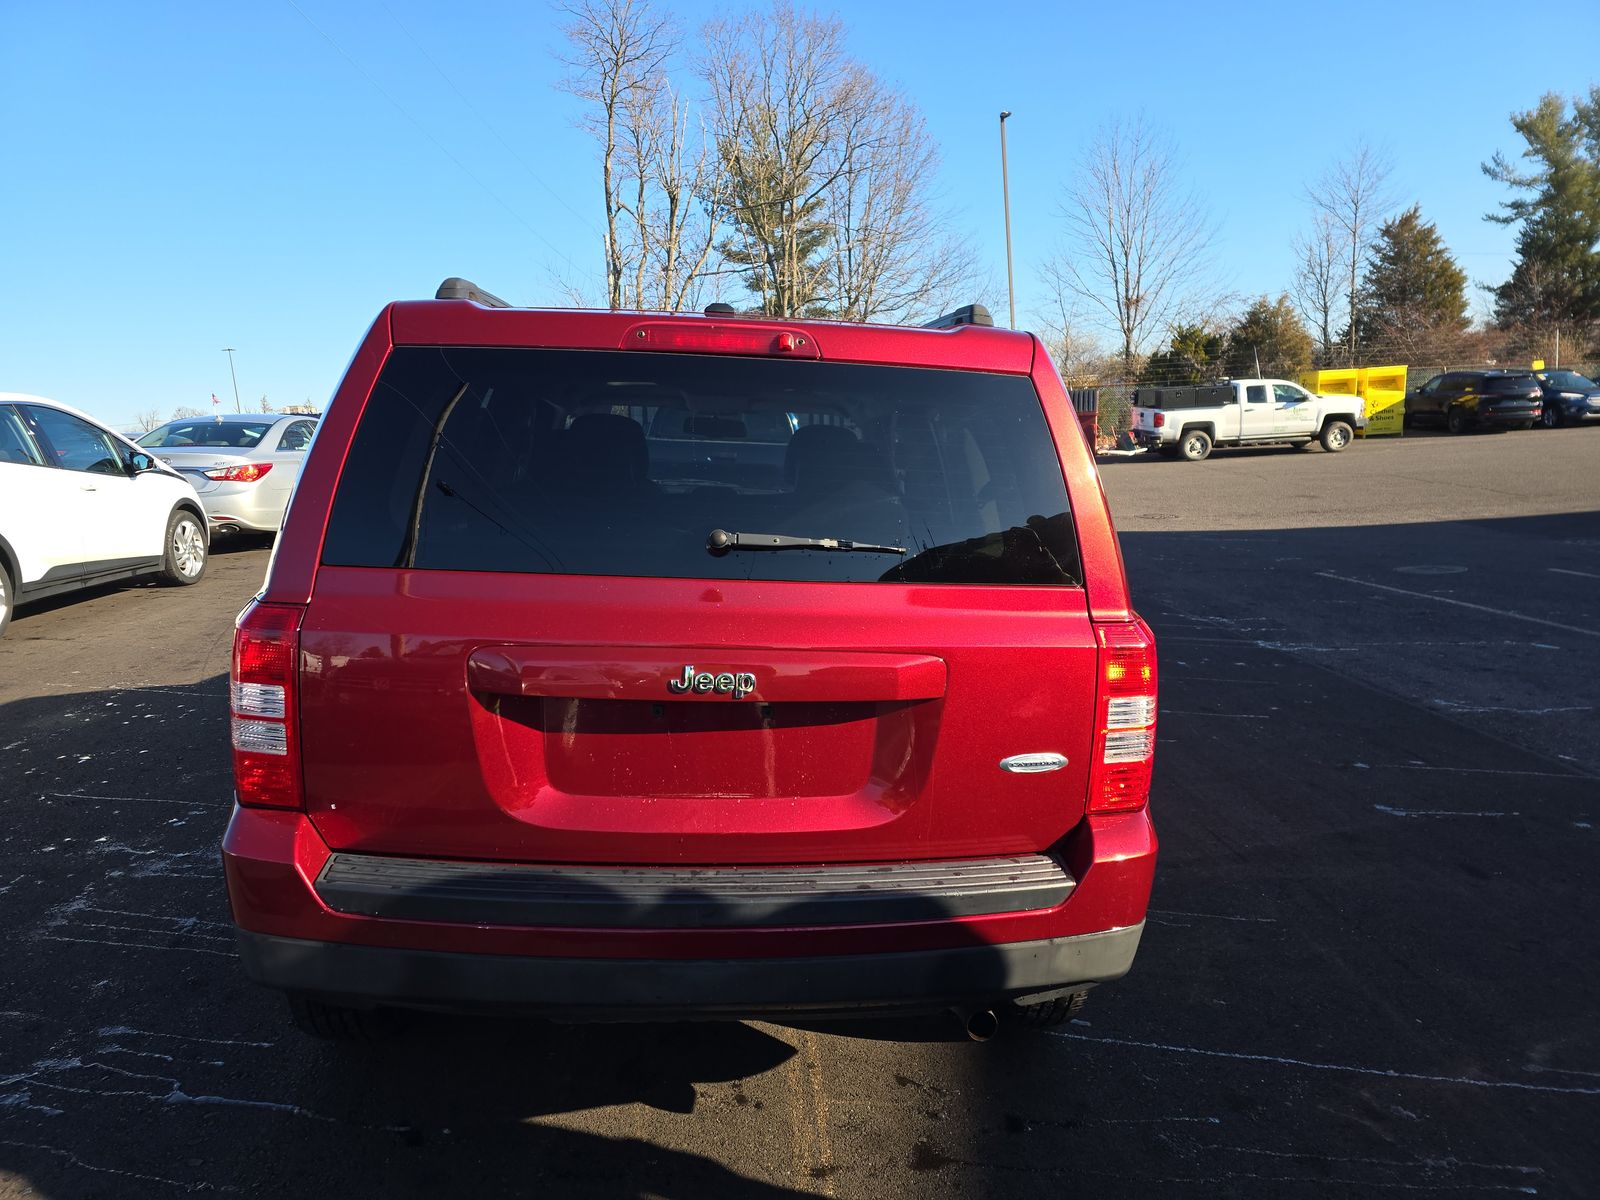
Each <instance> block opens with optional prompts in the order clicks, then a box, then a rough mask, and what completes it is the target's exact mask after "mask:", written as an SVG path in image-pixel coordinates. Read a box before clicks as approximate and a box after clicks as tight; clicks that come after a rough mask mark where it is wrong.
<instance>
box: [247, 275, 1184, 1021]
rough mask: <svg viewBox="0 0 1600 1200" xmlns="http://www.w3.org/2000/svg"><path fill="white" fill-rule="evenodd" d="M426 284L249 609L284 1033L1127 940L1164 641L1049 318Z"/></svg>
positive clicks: (254, 814) (819, 983)
mask: <svg viewBox="0 0 1600 1200" xmlns="http://www.w3.org/2000/svg"><path fill="white" fill-rule="evenodd" d="M440 296H441V298H440V299H436V300H433V301H420V302H404V303H396V304H392V305H390V306H389V307H388V308H386V309H384V311H383V312H382V313H381V314H379V316H378V319H377V322H376V323H375V324H374V325H373V326H372V329H371V331H370V332H369V333H368V334H367V337H366V340H365V341H364V342H363V343H362V344H361V347H360V349H359V350H358V351H357V352H356V355H355V358H354V359H353V360H352V362H351V364H350V367H349V369H348V371H347V373H346V375H345V377H344V380H343V382H342V384H341V385H340V386H339V389H338V391H337V393H336V394H335V396H334V398H333V400H332V402H331V404H330V406H329V407H328V410H327V413H326V415H325V417H324V418H323V420H322V423H321V426H320V427H319V429H318V431H317V434H316V439H315V441H314V443H313V444H312V447H311V450H310V452H309V454H308V456H307V459H306V462H305V467H304V471H303V474H302V475H301V478H300V482H299V486H298V488H297V490H296V492H295V495H294V500H293V503H292V505H291V507H290V509H289V512H288V516H287V518H286V521H285V524H284V528H283V531H282V534H281V536H280V537H279V540H278V546H277V549H276V551H275V554H274V557H273V560H272V565H271V567H270V570H269V572H268V577H267V581H266V584H265V586H264V587H263V589H262V591H261V592H260V594H259V595H258V596H257V597H256V599H255V600H254V601H253V602H252V603H251V604H250V605H249V607H248V608H246V609H245V610H244V612H243V613H242V614H241V615H240V617H239V621H238V629H237V634H236V638H235V641H234V652H233V672H232V689H231V703H232V714H233V721H232V729H233V763H234V777H235V780H236V785H237V796H236V799H237V804H236V807H235V808H234V811H233V817H232V821H231V823H230V824H229V827H228V830H227V833H226V835H225V837H224V840H223V846H222V850H223V860H224V863H225V865H226V872H227V882H228V894H229V899H230V902H231V905H232V911H233V917H234V920H235V922H236V924H237V925H238V928H239V944H240V952H241V954H242V956H243V959H244V965H245V969H246V970H247V971H248V973H249V974H250V975H251V977H253V978H254V979H256V980H258V981H260V982H261V983H264V984H267V985H269V986H271V987H273V988H277V989H280V990H282V991H284V992H286V993H287V994H288V997H289V1000H290V1006H291V1011H292V1013H293V1015H294V1017H295V1019H296V1021H297V1023H298V1024H299V1025H300V1026H301V1027H302V1028H305V1029H307V1030H308V1031H309V1032H312V1033H317V1034H320V1035H323V1036H344V1035H353V1036H363V1035H364V1034H365V1033H366V1032H370V1030H371V1027H372V1024H373V1020H374V1018H375V1016H377V1015H379V1014H381V1013H382V1011H383V1010H385V1009H389V1008H396V1007H398V1008H424V1009H443V1010H482V1009H502V1010H506V1011H524V1012H530V1013H538V1014H543V1015H546V1016H549V1017H554V1018H556V1019H561V1020H584V1019H589V1020H597V1019H611V1020H615V1019H654V1018H681V1017H730V1018H738V1017H753V1016H761V1015H764V1014H772V1015H778V1014H809V1015H813V1016H822V1015H835V1014H856V1015H862V1014H867V1013H871V1012H874V1011H882V1012H894V1011H917V1010H922V1011H932V1010H940V1009H953V1010H955V1011H957V1012H958V1013H961V1014H963V1015H964V1016H965V1017H966V1018H967V1019H968V1021H969V1029H970V1031H971V1032H972V1033H973V1034H974V1036H982V1035H983V1034H986V1033H988V1032H992V1031H993V1029H994V1028H996V1027H997V1025H998V1024H999V1023H1000V1022H1002V1021H1005V1020H1007V1019H1013V1020H1015V1021H1017V1023H1019V1024H1051V1023H1055V1022H1059V1021H1061V1020H1064V1019H1065V1018H1066V1017H1067V1016H1069V1015H1070V1014H1071V1013H1072V1012H1074V1011H1076V1010H1077V1008H1078V1006H1079V1005H1081V1003H1082V1001H1083V996H1084V993H1085V992H1086V991H1087V989H1088V988H1090V987H1091V986H1092V985H1094V984H1096V983H1100V982H1103V981H1105V980H1109V979H1115V978H1117V977H1118V976H1120V975H1122V974H1123V973H1124V972H1126V971H1127V970H1128V967H1129V964H1130V963H1131V962H1132V960H1133V955H1134V950H1135V948H1136V947H1137V945H1138V942H1139V936H1140V933H1141V931H1142V929H1143V926H1144V917H1145V906H1146V904H1147V902H1148V899H1149V894H1150V884H1151V876H1152V871H1153V869H1154V864H1155V855H1156V838H1155V833H1154V831H1153V829H1152V827H1151V824H1150V818H1149V814H1148V811H1147V806H1146V802H1147V798H1148V795H1149V788H1150V771H1151V761H1152V755H1153V751H1154V743H1155V716H1156V695H1155V692H1156V661H1155V648H1154V643H1153V641H1152V638H1151V635H1150V630H1149V628H1148V627H1147V626H1146V625H1145V624H1144V622H1142V621H1141V620H1140V619H1139V618H1138V617H1137V616H1136V615H1135V614H1134V612H1133V610H1132V608H1131V607H1130V605H1129V599H1128V588H1127V582H1126V580H1125V577H1124V574H1123V568H1122V559H1121V553H1120V550H1119V548H1118V545H1117V539H1116V534H1115V532H1114V530H1113V529H1112V525H1111V519H1110V515H1109V513H1108V512H1107V508H1106V501H1105V497H1104V494H1103V493H1102V491H1101V488H1100V480H1099V476H1098V474H1097V473H1096V469H1095V465H1094V460H1093V457H1092V455H1091V453H1090V449H1089V447H1088V446H1087V445H1086V443H1085V441H1084V437H1083V435H1082V433H1081V431H1080V427H1079V423H1078V420H1077V418H1076V415H1075V414H1074V412H1073V409H1072V404H1071V402H1070V401H1069V399H1068V397H1067V394H1066V392H1065V391H1064V389H1063V388H1062V385H1061V381H1060V379H1059V378H1058V377H1057V375H1056V372H1055V369H1054V368H1053V367H1052V366H1051V364H1050V360H1049V358H1048V357H1047V356H1046V354H1045V352H1044V350H1043V348H1042V347H1041V346H1040V344H1039V341H1038V339H1036V338H1034V337H1032V336H1031V335H1029V334H1026V333H1016V332H1012V331H1009V330H1000V329H995V328H992V321H991V320H990V319H989V317H988V314H987V313H986V312H985V311H984V310H983V309H982V308H981V307H979V306H973V307H971V308H967V309H963V310H961V311H959V312H958V313H955V314H952V315H951V316H950V317H947V318H942V319H941V320H940V321H937V322H934V323H933V326H931V327H924V328H899V327H884V326H864V325H849V324H835V323H829V322H819V321H804V320H787V319H767V318H738V317H734V316H731V315H728V314H725V313H724V312H722V311H712V312H709V313H707V314H675V315H653V314H645V313H614V312H570V311H569V312H560V311H538V310H532V309H515V308H510V307H507V306H505V305H504V303H503V302H501V301H498V300H496V299H495V298H494V297H492V296H489V295H487V294H486V293H483V292H481V291H478V290H477V289H474V288H472V287H471V285H468V284H466V283H465V282H464V281H460V280H450V281H447V282H446V285H445V286H443V287H441V289H440ZM717 307H718V308H719V309H720V306H717Z"/></svg>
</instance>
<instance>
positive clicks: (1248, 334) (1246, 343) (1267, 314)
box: [1224, 295, 1311, 379]
mask: <svg viewBox="0 0 1600 1200" xmlns="http://www.w3.org/2000/svg"><path fill="white" fill-rule="evenodd" d="M1224 361H1225V364H1226V366H1227V370H1228V374H1229V375H1231V376H1233V377H1234V378H1250V377H1253V376H1256V375H1262V376H1266V377H1268V378H1279V379H1294V378H1295V377H1297V376H1298V375H1299V374H1300V372H1302V371H1305V370H1307V369H1309V368H1310V366H1311V335H1310V334H1309V333H1307V332H1306V327H1305V325H1304V324H1303V323H1302V322H1301V320H1300V314H1299V313H1297V312H1295V309H1294V305H1293V304H1291V303H1290V302H1289V297H1288V296H1287V295H1283V296H1279V297H1278V298H1277V299H1276V300H1268V299H1267V298H1266V297H1265V296H1262V297H1261V298H1260V299H1258V300H1257V301H1256V302H1255V303H1254V304H1252V305H1251V306H1250V307H1249V308H1247V309H1245V312H1244V316H1242V317H1240V318H1239V321H1238V323H1237V324H1236V325H1234V327H1233V328H1232V329H1231V330H1229V331H1228V349H1227V354H1226V357H1225V360H1224ZM1258 363H1259V364H1260V365H1259V367H1258V366H1257V364H1258Z"/></svg>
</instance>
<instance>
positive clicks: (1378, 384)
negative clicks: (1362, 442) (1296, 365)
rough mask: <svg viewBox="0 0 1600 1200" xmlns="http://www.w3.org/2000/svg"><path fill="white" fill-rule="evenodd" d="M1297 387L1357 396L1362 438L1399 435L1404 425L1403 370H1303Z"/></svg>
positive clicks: (1326, 394) (1392, 368)
mask: <svg viewBox="0 0 1600 1200" xmlns="http://www.w3.org/2000/svg"><path fill="white" fill-rule="evenodd" d="M1300 386H1302V387H1305V388H1309V389H1310V390H1311V391H1313V392H1316V393H1317V394H1318V395H1321V396H1360V397H1361V398H1362V400H1363V401H1364V404H1363V406H1362V415H1363V416H1365V417H1366V418H1367V427H1366V428H1365V429H1363V430H1361V431H1360V432H1361V434H1362V435H1363V436H1365V437H1388V436H1391V435H1398V434H1399V433H1400V432H1401V430H1402V428H1403V427H1404V424H1405V411H1406V406H1405V401H1406V369H1405V368H1404V367H1341V368H1339V369H1338V370H1334V371H1306V372H1304V373H1302V374H1301V376H1300Z"/></svg>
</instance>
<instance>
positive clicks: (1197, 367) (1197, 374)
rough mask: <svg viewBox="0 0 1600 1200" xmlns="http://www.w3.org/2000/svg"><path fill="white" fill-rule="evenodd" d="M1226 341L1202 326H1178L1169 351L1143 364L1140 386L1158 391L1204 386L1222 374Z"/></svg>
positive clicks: (1174, 331)
mask: <svg viewBox="0 0 1600 1200" xmlns="http://www.w3.org/2000/svg"><path fill="white" fill-rule="evenodd" d="M1225 341H1226V339H1225V338H1224V337H1223V335H1222V334H1220V333H1217V332H1216V331H1215V330H1212V329H1207V328H1206V327H1205V326H1203V325H1177V326H1174V327H1173V330H1172V340H1171V342H1170V343H1169V344H1168V348H1167V349H1166V350H1157V351H1156V352H1155V353H1154V354H1152V355H1151V356H1150V357H1149V358H1147V359H1145V360H1144V366H1143V367H1141V368H1140V369H1139V382H1140V383H1141V384H1149V385H1154V386H1157V387H1161V386H1166V387H1176V386H1181V385H1184V384H1194V383H1205V382H1206V381H1207V380H1210V379H1215V378H1216V377H1217V375H1218V374H1220V372H1221V363H1222V350H1223V347H1224V345H1225Z"/></svg>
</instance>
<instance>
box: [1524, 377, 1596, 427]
mask: <svg viewBox="0 0 1600 1200" xmlns="http://www.w3.org/2000/svg"><path fill="white" fill-rule="evenodd" d="M1533 374H1534V378H1535V379H1537V380H1538V381H1539V389H1540V390H1541V391H1542V392H1543V393H1544V412H1542V413H1541V414H1540V416H1539V423H1540V424H1541V425H1543V426H1544V427H1545V428H1546V429H1559V428H1561V426H1563V425H1581V424H1583V422H1584V421H1586V420H1587V419H1588V418H1590V417H1600V383H1596V382H1595V381H1594V380H1592V379H1590V378H1589V377H1588V376H1587V375H1579V374H1578V373H1577V372H1576V371H1565V370H1562V369H1561V368H1559V367H1557V368H1556V369H1555V370H1551V371H1535V372H1534V373H1533Z"/></svg>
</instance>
